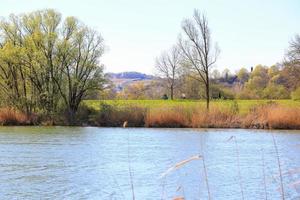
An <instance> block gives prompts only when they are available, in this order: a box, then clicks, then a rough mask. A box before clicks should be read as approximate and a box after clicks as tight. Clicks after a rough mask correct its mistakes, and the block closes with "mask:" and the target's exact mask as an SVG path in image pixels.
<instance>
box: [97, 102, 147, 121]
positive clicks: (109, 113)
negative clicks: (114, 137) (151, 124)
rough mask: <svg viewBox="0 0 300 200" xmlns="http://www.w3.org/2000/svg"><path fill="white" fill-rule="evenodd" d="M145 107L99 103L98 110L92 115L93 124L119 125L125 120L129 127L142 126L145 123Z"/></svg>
mask: <svg viewBox="0 0 300 200" xmlns="http://www.w3.org/2000/svg"><path fill="white" fill-rule="evenodd" d="M146 113H147V110H146V108H143V107H139V106H135V105H130V106H115V105H114V106H113V105H109V104H106V103H101V104H100V110H99V112H98V113H97V114H96V115H95V116H94V119H93V120H92V121H93V123H94V124H93V125H98V126H113V127H121V126H122V125H123V124H124V122H125V121H127V126H129V127H131V126H132V127H142V126H144V125H145V116H146Z"/></svg>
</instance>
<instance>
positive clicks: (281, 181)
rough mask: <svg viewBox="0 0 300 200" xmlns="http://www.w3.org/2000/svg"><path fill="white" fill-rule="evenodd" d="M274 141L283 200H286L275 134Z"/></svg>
mask: <svg viewBox="0 0 300 200" xmlns="http://www.w3.org/2000/svg"><path fill="white" fill-rule="evenodd" d="M272 139H273V144H274V148H275V153H276V158H277V164H278V171H279V180H280V191H281V199H282V200H285V194H284V188H283V178H282V170H281V164H280V157H279V153H278V147H277V143H276V140H275V137H274V134H273V133H272Z"/></svg>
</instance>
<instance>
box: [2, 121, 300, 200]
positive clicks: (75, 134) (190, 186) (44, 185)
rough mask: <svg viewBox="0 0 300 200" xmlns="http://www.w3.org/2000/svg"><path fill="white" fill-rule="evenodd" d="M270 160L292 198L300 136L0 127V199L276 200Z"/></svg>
mask: <svg viewBox="0 0 300 200" xmlns="http://www.w3.org/2000/svg"><path fill="white" fill-rule="evenodd" d="M272 136H274V139H275V144H276V146H277V150H278V154H277V153H276V148H275V145H274V142H273V137H272ZM196 155H200V156H202V157H201V158H204V160H203V159H194V160H190V161H189V162H186V163H183V164H182V166H179V167H177V168H176V169H174V170H169V171H168V173H167V174H164V173H165V172H167V170H168V169H170V168H171V167H172V166H174V165H176V163H179V162H181V161H183V160H186V159H189V158H191V157H193V156H196ZM277 157H279V160H280V163H281V172H282V180H283V181H282V182H283V185H284V195H285V197H286V199H299V198H300V182H299V181H300V131H283V130H280V131H278V130H277V131H267V130H243V129H146V128H94V127H1V128H0V177H1V178H0V199H9V200H11V199H72V200H74V199H132V193H133V191H134V196H135V199H137V200H140V199H141V200H145V199H151V200H153V199H173V198H174V197H179V196H184V197H185V199H208V196H210V197H211V199H221V200H223V199H224V200H229V199H230V200H231V199H242V196H244V199H265V198H266V197H267V199H280V198H281V192H280V191H281V189H280V175H279V169H278V160H277ZM130 174H131V175H130ZM163 174H164V175H165V176H162V175H163ZM207 184H208V187H207ZM132 188H133V189H132ZM208 191H209V192H208Z"/></svg>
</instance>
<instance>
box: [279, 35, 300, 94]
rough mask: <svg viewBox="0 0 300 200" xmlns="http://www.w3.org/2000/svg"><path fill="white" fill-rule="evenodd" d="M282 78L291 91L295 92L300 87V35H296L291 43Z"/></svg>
mask: <svg viewBox="0 0 300 200" xmlns="http://www.w3.org/2000/svg"><path fill="white" fill-rule="evenodd" d="M281 76H282V77H283V78H284V85H285V86H286V87H287V88H288V89H289V90H291V91H293V90H295V89H296V88H298V87H299V86H300V78H299V77H300V35H296V36H295V37H294V38H293V39H292V40H291V42H290V46H289V48H288V50H287V52H286V55H285V60H284V68H283V70H282V72H281Z"/></svg>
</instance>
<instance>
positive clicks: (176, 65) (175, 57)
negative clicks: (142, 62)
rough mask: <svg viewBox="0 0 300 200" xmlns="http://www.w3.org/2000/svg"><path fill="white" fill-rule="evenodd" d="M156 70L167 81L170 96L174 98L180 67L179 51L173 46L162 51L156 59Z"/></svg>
mask: <svg viewBox="0 0 300 200" xmlns="http://www.w3.org/2000/svg"><path fill="white" fill-rule="evenodd" d="M155 67H156V70H157V71H158V73H159V74H160V75H161V77H162V78H164V79H165V80H166V81H167V87H168V89H169V90H170V97H171V99H172V100H173V99H174V89H175V87H176V80H177V79H178V76H179V69H180V51H179V49H178V47H176V46H174V47H172V48H171V49H170V51H169V52H164V53H162V54H161V56H160V57H158V58H157V59H156V65H155Z"/></svg>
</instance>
